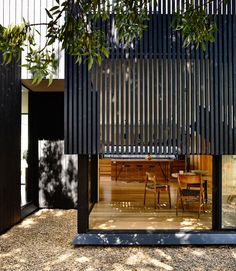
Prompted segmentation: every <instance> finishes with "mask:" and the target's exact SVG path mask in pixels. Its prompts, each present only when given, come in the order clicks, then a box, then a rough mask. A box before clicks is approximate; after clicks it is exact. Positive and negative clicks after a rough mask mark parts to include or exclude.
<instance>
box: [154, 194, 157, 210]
mask: <svg viewBox="0 0 236 271" xmlns="http://www.w3.org/2000/svg"><path fill="white" fill-rule="evenodd" d="M154 208H155V209H156V208H157V191H156V190H154Z"/></svg>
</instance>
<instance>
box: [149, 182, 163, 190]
mask: <svg viewBox="0 0 236 271" xmlns="http://www.w3.org/2000/svg"><path fill="white" fill-rule="evenodd" d="M166 187H167V185H165V184H156V188H158V189H161V188H166ZM147 188H149V189H154V184H153V183H148V184H147Z"/></svg>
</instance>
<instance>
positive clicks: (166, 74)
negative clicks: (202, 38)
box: [0, 0, 236, 245]
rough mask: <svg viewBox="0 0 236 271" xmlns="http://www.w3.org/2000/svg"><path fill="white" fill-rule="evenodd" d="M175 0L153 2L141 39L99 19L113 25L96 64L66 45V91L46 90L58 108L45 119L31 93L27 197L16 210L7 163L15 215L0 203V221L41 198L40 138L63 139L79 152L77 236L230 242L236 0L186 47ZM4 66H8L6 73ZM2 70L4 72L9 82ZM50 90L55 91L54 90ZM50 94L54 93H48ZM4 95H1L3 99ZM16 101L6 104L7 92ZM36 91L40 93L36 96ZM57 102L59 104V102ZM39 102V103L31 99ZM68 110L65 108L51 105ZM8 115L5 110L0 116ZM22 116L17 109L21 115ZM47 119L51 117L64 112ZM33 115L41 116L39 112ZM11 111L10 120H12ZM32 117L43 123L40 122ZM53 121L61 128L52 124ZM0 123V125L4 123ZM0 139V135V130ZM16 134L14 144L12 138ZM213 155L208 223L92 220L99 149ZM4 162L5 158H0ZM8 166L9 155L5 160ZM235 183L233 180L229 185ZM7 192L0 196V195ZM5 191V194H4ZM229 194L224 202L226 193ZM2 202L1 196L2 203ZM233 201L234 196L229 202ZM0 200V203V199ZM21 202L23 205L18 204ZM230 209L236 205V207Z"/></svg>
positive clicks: (78, 240) (95, 240) (235, 225)
mask: <svg viewBox="0 0 236 271" xmlns="http://www.w3.org/2000/svg"><path fill="white" fill-rule="evenodd" d="M177 3H178V1H170V0H169V1H165V0H162V1H159V3H158V6H156V5H155V4H153V5H150V8H149V11H148V12H149V18H150V20H149V21H148V22H147V23H148V28H147V30H146V31H145V32H144V34H143V37H142V39H141V40H138V39H135V40H134V42H133V43H132V44H131V45H130V46H124V45H123V44H122V43H121V42H119V41H118V40H117V38H116V32H115V30H114V29H113V20H114V16H113V14H111V16H110V19H109V21H108V22H107V23H102V22H98V27H101V28H103V29H104V30H105V31H106V33H110V34H109V35H110V38H109V40H110V43H109V49H110V57H109V58H108V59H106V60H104V61H103V63H102V65H101V66H98V65H96V64H95V65H94V66H93V68H92V70H91V71H88V69H87V65H86V64H82V65H80V66H79V65H77V64H75V61H74V58H73V57H71V56H69V55H67V54H66V55H65V91H64V99H63V106H59V105H60V104H61V102H59V100H60V101H61V94H59V93H57V94H55V96H53V94H52V93H51V94H44V95H45V98H46V96H47V99H49V100H50V102H49V103H48V106H46V107H45V111H47V110H48V114H51V113H52V112H51V111H50V106H52V104H54V98H55V97H56V98H55V99H57V101H58V102H57V103H56V105H53V106H55V107H54V115H52V119H51V121H49V122H46V124H45V123H44V122H43V121H41V122H40V119H41V116H42V114H39V113H38V112H39V111H40V106H39V105H40V103H39V101H41V102H43V100H44V97H43V94H42V93H40V92H39V93H34V92H30V94H29V133H30V135H29V140H30V142H29V160H30V162H29V176H30V178H31V183H30V191H31V192H30V193H31V198H32V201H31V203H32V204H30V205H29V206H27V208H26V209H25V210H24V211H21V210H20V207H19V206H20V203H19V200H20V194H19V193H20V192H19V184H17V181H16V180H17V178H19V167H18V170H17V171H16V172H15V176H14V178H13V177H12V176H10V175H9V173H8V172H9V170H6V171H2V172H3V180H5V184H4V181H3V187H2V188H0V191H4V192H2V193H3V194H4V195H5V191H6V185H7V183H8V182H9V179H12V180H13V179H14V180H15V182H14V183H12V185H13V187H14V188H15V192H14V195H16V194H17V195H18V197H17V200H16V201H15V202H14V204H13V201H12V199H13V197H14V195H13V194H12V193H9V191H8V192H7V193H9V197H8V199H5V200H4V204H5V206H8V205H10V206H11V207H12V210H13V211H12V213H11V218H9V216H8V214H6V213H5V214H4V212H3V211H2V217H3V219H1V220H0V221H4V220H9V223H8V224H7V226H4V225H3V226H2V229H1V228H0V230H1V231H4V230H5V229H7V228H8V227H9V226H12V225H14V224H15V223H16V222H17V221H19V220H20V219H21V217H23V216H24V213H25V214H26V213H29V212H31V211H33V210H36V209H37V208H38V207H39V205H38V204H39V203H38V190H37V187H38V176H37V174H36V172H37V168H38V156H37V155H35V154H36V153H37V152H38V145H37V142H38V140H39V139H45V138H46V139H49V140H52V139H61V140H64V145H65V153H66V154H68V155H76V156H77V159H78V160H77V161H78V176H77V178H78V179H77V183H78V202H77V208H78V221H77V223H78V232H77V235H76V237H75V239H74V241H73V244H74V245H86V244H89V245H90V244H94V245H98V244H99V245H139V244H140V245H176V244H236V232H235V229H236V221H234V222H232V225H231V227H227V226H225V225H226V222H225V218H224V210H223V202H224V191H225V189H226V188H227V189H229V190H231V192H230V194H227V195H228V198H227V199H226V201H229V197H230V200H231V199H232V200H233V198H234V189H235V190H236V186H235V183H234V179H233V178H231V177H232V176H231V177H230V176H228V175H227V167H228V169H229V168H230V170H231V171H232V168H233V166H234V154H235V152H236V118H235V109H236V93H235V88H236V53H235V50H234V48H236V35H235V33H236V12H235V3H234V1H232V3H231V4H230V5H228V6H225V5H222V6H221V8H220V9H219V10H218V11H217V14H216V20H217V26H218V31H217V32H216V34H215V42H214V43H209V44H207V45H206V50H205V51H204V50H203V49H202V48H201V47H199V48H195V47H194V46H193V45H190V46H189V47H188V48H184V47H183V40H182V38H181V36H180V34H179V33H178V32H175V31H173V29H172V28H171V19H172V16H173V11H174V10H175V9H176V7H177ZM215 10H216V3H215V2H214V3H211V4H209V5H208V13H209V14H215ZM1 69H2V71H3V72H1V76H3V79H6V78H9V77H11V76H12V69H17V68H16V66H15V65H14V63H13V64H12V68H11V69H9V68H5V67H3V66H2V67H1ZM4 74H6V75H4ZM5 81H6V80H1V82H5ZM7 82H9V81H8V80H7V81H6V82H5V83H4V84H5V85H4V84H3V83H2V85H1V86H2V87H1V89H2V91H1V93H2V101H4V102H2V107H1V110H4V112H9V114H10V113H11V114H12V116H14V117H12V118H7V117H6V116H5V115H3V114H1V116H2V117H1V122H2V123H3V124H4V125H8V127H10V126H11V123H12V124H13V123H15V122H17V123H18V125H17V126H14V129H16V128H17V127H18V130H17V132H14V133H13V132H12V131H10V129H8V130H6V132H4V135H5V136H6V138H12V140H13V141H14V140H15V141H14V142H16V145H15V146H14V145H11V148H13V150H12V151H13V152H14V150H18V152H16V154H17V155H18V156H17V155H14V159H15V161H14V164H15V165H19V164H20V148H19V136H20V134H19V133H20V122H19V121H20V119H19V114H20V102H19V101H20V100H19V99H20V97H19V94H18V92H17V91H16V92H15V93H14V92H13V95H12V96H11V97H10V96H9V93H8V92H7V90H8V91H9V90H10V87H12V85H11V84H10V86H8V85H7V84H8V83H7ZM13 82H14V83H15V84H16V85H15V87H14V89H16V88H18V89H19V88H20V85H19V82H20V77H19V74H18V76H17V78H15V79H14V80H13ZM50 95H51V96H50ZM49 96H50V97H49ZM6 97H7V99H6ZM8 99H12V102H15V103H16V106H15V107H12V106H10V105H9V100H8ZM40 99H41V100H40ZM62 107H63V108H62ZM37 108H38V109H37ZM61 109H63V110H64V116H61V115H60V116H59V117H58V115H57V113H58V112H61V111H60V110H61ZM4 116H5V117H4ZM17 116H18V118H17ZM63 117H64V133H63V132H62V128H61V123H60V124H58V126H57V125H56V124H53V119H56V118H57V119H63ZM36 120H37V122H36ZM10 121H11V123H10ZM36 123H41V124H42V125H41V126H40V128H38V127H37V125H36ZM54 127H57V128H58V129H54ZM1 132H2V131H1ZM4 138H5V137H3V136H1V138H0V143H1V146H5V149H4V151H5V153H4V155H3V157H2V159H1V160H0V161H3V160H4V161H12V155H9V152H8V149H7V148H6V145H5V142H6V140H5V139H4ZM1 139H2V140H1ZM17 142H18V145H17ZM107 154H108V155H118V156H120V155H137V156H138V155H159V156H163V155H164V156H165V155H211V156H212V161H213V164H212V167H213V172H212V175H213V176H212V182H213V184H212V185H213V190H212V228H211V229H210V230H201V231H198V230H191V231H185V230H179V229H178V230H172V231H168V230H165V229H164V230H155V229H154V230H133V229H132V228H131V229H130V228H129V229H123V230H104V229H103V230H94V229H91V228H90V226H89V216H90V212H91V211H92V209H93V206H94V205H95V204H96V202H97V201H98V190H99V185H98V183H99V181H98V163H99V162H98V157H99V156H103V155H107ZM1 164H2V165H3V163H1ZM6 164H7V165H8V166H9V165H10V162H9V163H6ZM230 187H231V188H230ZM2 198H3V197H2ZM0 200H1V198H0ZM228 203H229V202H228ZM0 206H2V205H0ZM232 206H233V205H232ZM0 209H1V207H0ZM23 212H24V213H23ZM235 212H236V211H235V209H233V213H235Z"/></svg>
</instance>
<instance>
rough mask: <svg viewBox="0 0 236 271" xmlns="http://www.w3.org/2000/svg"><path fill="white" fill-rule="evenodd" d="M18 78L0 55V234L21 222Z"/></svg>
mask: <svg viewBox="0 0 236 271" xmlns="http://www.w3.org/2000/svg"><path fill="white" fill-rule="evenodd" d="M20 78H21V75H20V67H19V64H16V62H15V61H13V62H12V63H11V64H9V65H4V64H3V59H2V57H1V56H0V233H2V232H3V231H6V230H7V229H8V228H10V227H11V226H13V225H15V224H16V223H17V222H19V221H20V219H21V207H20V204H21V198H20V162H21V160H20V159H21V158H20V142H21V140H20V139H21V80H20Z"/></svg>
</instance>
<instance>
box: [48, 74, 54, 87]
mask: <svg viewBox="0 0 236 271" xmlns="http://www.w3.org/2000/svg"><path fill="white" fill-rule="evenodd" d="M52 82H53V76H52V74H50V77H49V79H48V87H49V86H50V85H51V84H52Z"/></svg>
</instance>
